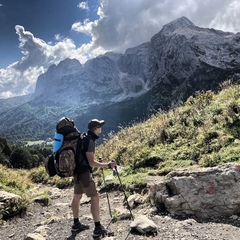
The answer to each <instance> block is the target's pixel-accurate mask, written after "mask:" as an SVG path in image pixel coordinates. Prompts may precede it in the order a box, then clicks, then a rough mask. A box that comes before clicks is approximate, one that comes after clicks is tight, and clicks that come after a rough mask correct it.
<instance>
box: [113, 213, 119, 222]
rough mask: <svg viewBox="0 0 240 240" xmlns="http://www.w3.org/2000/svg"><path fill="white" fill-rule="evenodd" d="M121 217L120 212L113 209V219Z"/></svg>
mask: <svg viewBox="0 0 240 240" xmlns="http://www.w3.org/2000/svg"><path fill="white" fill-rule="evenodd" d="M118 218H119V213H118V212H117V211H112V221H113V222H116V221H117V220H118Z"/></svg>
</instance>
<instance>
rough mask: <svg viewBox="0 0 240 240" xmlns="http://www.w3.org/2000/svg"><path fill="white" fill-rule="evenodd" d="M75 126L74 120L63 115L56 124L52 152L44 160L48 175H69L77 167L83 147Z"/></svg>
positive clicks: (71, 174) (81, 136)
mask: <svg viewBox="0 0 240 240" xmlns="http://www.w3.org/2000/svg"><path fill="white" fill-rule="evenodd" d="M85 136H86V134H81V133H80V131H79V130H78V129H77V128H76V127H75V124H74V121H73V120H71V119H69V118H66V117H63V118H61V119H60V120H59V122H58V123H57V125H56V132H55V136H54V146H53V153H52V154H50V155H49V156H47V157H46V159H45V161H44V165H45V169H46V171H47V173H48V175H49V176H50V177H53V176H55V175H58V176H60V177H70V176H73V175H74V173H75V172H76V168H77V167H79V164H78V161H79V158H80V154H81V151H82V149H83V141H82V140H83V138H84V137H85Z"/></svg>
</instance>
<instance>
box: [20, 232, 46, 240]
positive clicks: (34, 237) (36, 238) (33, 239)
mask: <svg viewBox="0 0 240 240" xmlns="http://www.w3.org/2000/svg"><path fill="white" fill-rule="evenodd" d="M24 240H46V238H45V237H43V236H42V235H40V234H39V233H29V234H28V235H27V237H26V238H25V239H24Z"/></svg>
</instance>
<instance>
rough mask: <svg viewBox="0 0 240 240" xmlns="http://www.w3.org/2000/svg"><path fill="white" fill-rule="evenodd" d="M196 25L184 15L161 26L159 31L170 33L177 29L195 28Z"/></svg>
mask: <svg viewBox="0 0 240 240" xmlns="http://www.w3.org/2000/svg"><path fill="white" fill-rule="evenodd" d="M195 28H196V26H195V25H194V24H193V23H192V22H191V21H190V20H189V19H188V18H186V17H184V16H183V17H181V18H178V19H176V20H174V21H172V22H170V23H168V24H166V25H164V26H163V28H162V30H161V31H160V33H161V34H172V33H173V32H174V31H176V30H179V29H181V30H182V29H191V30H193V29H195Z"/></svg>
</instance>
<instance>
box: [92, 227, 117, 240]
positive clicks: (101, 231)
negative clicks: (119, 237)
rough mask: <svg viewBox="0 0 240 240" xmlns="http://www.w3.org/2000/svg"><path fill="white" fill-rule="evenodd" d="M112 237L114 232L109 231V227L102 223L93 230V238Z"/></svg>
mask: <svg viewBox="0 0 240 240" xmlns="http://www.w3.org/2000/svg"><path fill="white" fill-rule="evenodd" d="M106 236H107V237H111V236H114V233H113V232H110V231H108V230H107V229H105V228H104V227H103V226H102V225H100V226H98V227H95V229H94V231H93V238H94V239H96V238H99V237H106Z"/></svg>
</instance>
